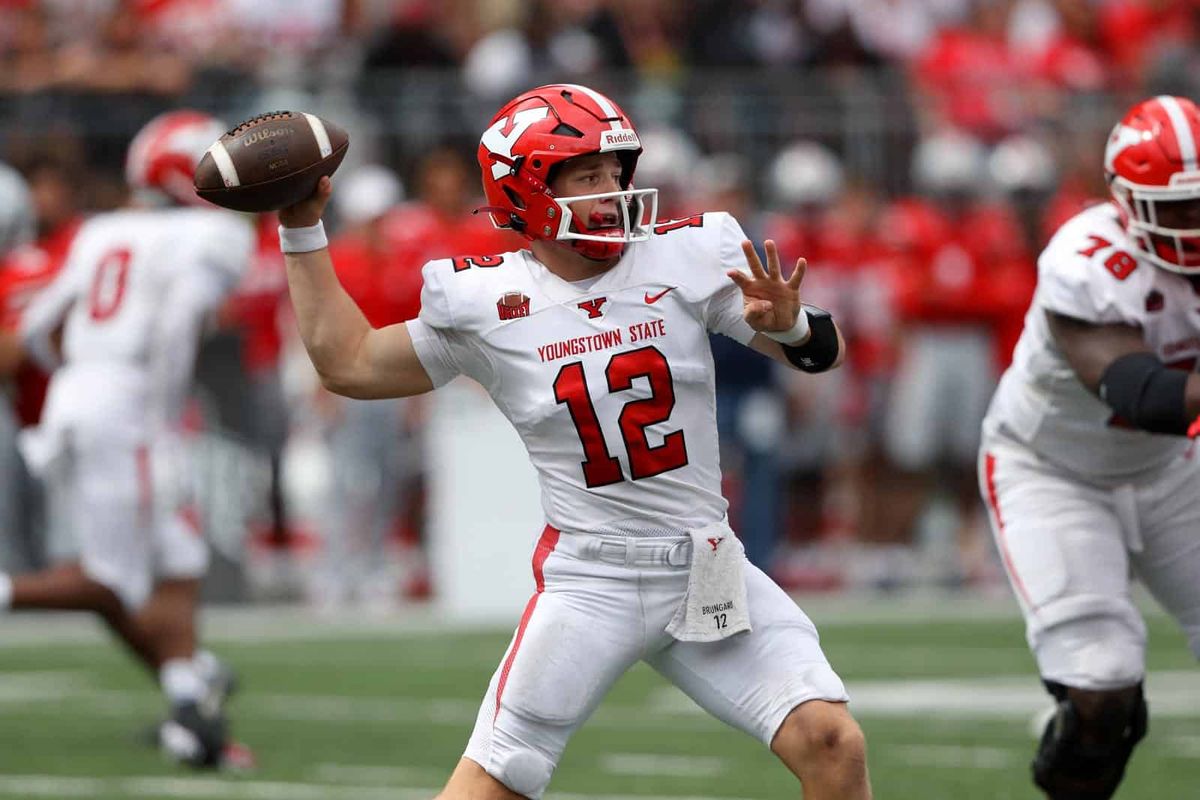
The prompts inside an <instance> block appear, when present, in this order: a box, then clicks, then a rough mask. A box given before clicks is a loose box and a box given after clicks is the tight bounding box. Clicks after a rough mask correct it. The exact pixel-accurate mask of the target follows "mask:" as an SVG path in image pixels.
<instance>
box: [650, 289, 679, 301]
mask: <svg viewBox="0 0 1200 800" xmlns="http://www.w3.org/2000/svg"><path fill="white" fill-rule="evenodd" d="M674 288H675V287H674V286H668V287H667V288H665V289H663V290H662V291H661V292H659V293H658V294H653V295H652V294H650V293H649V292H646V303H647V304H648V305H654V304H655V303H657V302H658V301H659V300H662V299H663V297H665V296H666V294H667V292H669V291H671V290H672V289H674Z"/></svg>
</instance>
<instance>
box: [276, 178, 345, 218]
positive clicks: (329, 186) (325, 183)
mask: <svg viewBox="0 0 1200 800" xmlns="http://www.w3.org/2000/svg"><path fill="white" fill-rule="evenodd" d="M332 194H333V181H331V180H330V179H329V176H325V177H323V178H321V180H319V181H317V188H316V189H313V193H312V194H310V195H309V196H308V197H307V198H305V199H304V200H301V201H300V202H299V203H296V204H295V205H294V206H288V207H287V208H283V209H280V211H279V224H280V225H282V226H283V227H285V228H307V227H308V226H310V225H316V224H317V223H318V222H320V221H321V215H322V214H324V213H325V204H326V203H328V202H329V197H330V195H332Z"/></svg>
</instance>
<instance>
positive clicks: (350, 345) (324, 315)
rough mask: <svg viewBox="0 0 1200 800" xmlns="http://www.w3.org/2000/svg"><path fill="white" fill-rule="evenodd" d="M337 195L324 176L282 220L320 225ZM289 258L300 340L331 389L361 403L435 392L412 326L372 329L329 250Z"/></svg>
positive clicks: (282, 214)
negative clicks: (335, 266) (409, 328)
mask: <svg viewBox="0 0 1200 800" xmlns="http://www.w3.org/2000/svg"><path fill="white" fill-rule="evenodd" d="M332 193H333V184H332V183H331V181H330V180H329V178H322V179H321V181H320V183H318V184H317V189H316V191H315V192H313V195H312V196H311V197H309V198H308V199H307V200H303V201H301V202H299V203H297V204H296V205H294V206H290V207H288V208H285V209H283V210H282V211H280V212H279V221H280V222H281V223H282V224H283V226H284V227H285V228H304V227H309V226H312V225H316V224H317V223H318V222H320V220H321V215H322V213H323V212H324V210H325V205H326V203H328V202H329V198H330V196H331V195H332ZM284 260H285V261H286V263H287V278H288V288H289V290H290V291H291V296H292V305H293V306H294V307H295V309H296V322H297V325H298V326H299V328H300V338H301V339H303V340H304V347H305V349H307V350H308V356H309V358H310V359H312V363H313V366H314V367H315V368H316V370H317V374H318V375H320V376H321V383H322V384H323V385H324V386H325V388H326V389H328V390H329V391H331V392H333V393H335V394H340V395H343V396H345V397H353V398H357V399H360V400H370V399H378V398H384V397H408V396H410V395H415V394H421V393H423V392H428V391H430V390H431V389H433V382H432V381H430V380H429V375H428V374H426V372H425V368H424V367H423V366H422V365H421V361H420V359H418V358H417V351H416V350H415V349H414V348H413V343H412V339H411V337H410V336H409V333H408V327H407V326H406V325H404V324H403V323H400V324H398V325H389V326H388V327H386V328H378V329H376V328H372V327H371V325H370V324H369V323H368V322H367V318H366V317H365V316H363V313H362V311H361V310H359V308H358V306H357V305H356V304H355V302H354V300H353V299H351V297H350V295H349V294H347V293H346V290H345V289H343V288H342V285H341V282H340V281H338V278H337V273H336V272H334V269H333V260H332V259H331V258H330V257H329V249H328V248H322V249H320V250H315V251H312V252H308V253H286V254H285V255H284Z"/></svg>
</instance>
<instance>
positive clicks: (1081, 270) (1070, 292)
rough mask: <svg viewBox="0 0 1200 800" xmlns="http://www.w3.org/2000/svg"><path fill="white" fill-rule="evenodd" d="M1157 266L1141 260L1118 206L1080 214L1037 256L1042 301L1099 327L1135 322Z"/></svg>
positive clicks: (1108, 206)
mask: <svg viewBox="0 0 1200 800" xmlns="http://www.w3.org/2000/svg"><path fill="white" fill-rule="evenodd" d="M1153 270H1154V267H1153V265H1151V264H1148V263H1146V262H1144V261H1143V260H1142V259H1140V258H1138V257H1137V254H1136V250H1135V249H1134V248H1133V246H1132V244H1131V242H1130V241H1129V238H1128V236H1127V235H1126V233H1125V230H1124V229H1123V228H1122V227H1121V224H1120V221H1119V219H1118V217H1117V212H1116V208H1115V207H1114V206H1113V205H1112V204H1110V203H1105V204H1101V205H1097V206H1093V207H1091V208H1088V209H1085V210H1084V211H1081V212H1080V213H1079V214H1077V215H1075V216H1074V217H1072V218H1071V219H1070V220H1068V221H1067V222H1066V223H1065V224H1064V225H1063V226H1062V227H1061V228H1059V229H1058V231H1057V232H1056V233H1055V234H1054V236H1053V238H1051V240H1050V243H1049V244H1047V245H1046V249H1045V250H1044V251H1042V254H1041V256H1040V257H1039V258H1038V298H1039V302H1040V304H1041V305H1042V306H1043V307H1045V308H1046V309H1048V310H1050V311H1055V312H1058V313H1061V314H1065V315H1067V316H1071V317H1075V318H1077V319H1082V320H1084V321H1087V322H1096V323H1136V321H1137V319H1138V317H1139V315H1140V308H1141V305H1142V301H1143V295H1144V294H1145V288H1146V286H1145V284H1147V282H1149V281H1153V278H1154V274H1153Z"/></svg>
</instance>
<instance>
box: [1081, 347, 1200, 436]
mask: <svg viewBox="0 0 1200 800" xmlns="http://www.w3.org/2000/svg"><path fill="white" fill-rule="evenodd" d="M1187 379H1188V373H1186V372H1184V371H1183V370H1177V369H1169V368H1167V366H1166V365H1165V364H1163V363H1162V361H1160V360H1159V359H1158V358H1157V357H1156V356H1154V355H1153V354H1151V353H1128V354H1126V355H1123V356H1121V357H1120V358H1118V359H1117V360H1116V361H1114V362H1112V363H1111V364H1109V365H1108V367H1107V368H1105V370H1104V374H1103V375H1101V376H1100V399H1101V400H1103V401H1104V402H1105V403H1107V404H1108V406H1109V407H1110V408H1111V409H1112V410H1113V411H1115V412H1116V413H1117V414H1118V415H1119V416H1120V417H1121V418H1122V419H1123V420H1125V421H1126V422H1128V423H1129V424H1130V425H1133V427H1135V428H1138V429H1140V430H1144V431H1149V432H1151V433H1170V434H1176V435H1179V436H1183V435H1185V434H1187V432H1188V426H1189V425H1190V424H1191V420H1190V419H1188V416H1187V401H1186V392H1187V388H1186V387H1187Z"/></svg>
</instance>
